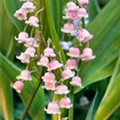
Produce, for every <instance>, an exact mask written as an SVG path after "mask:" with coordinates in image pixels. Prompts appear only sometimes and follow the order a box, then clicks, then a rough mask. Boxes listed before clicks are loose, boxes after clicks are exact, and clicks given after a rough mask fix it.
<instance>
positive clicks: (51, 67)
mask: <svg viewBox="0 0 120 120" xmlns="http://www.w3.org/2000/svg"><path fill="white" fill-rule="evenodd" d="M62 66H63V65H62V64H61V63H59V62H58V61H57V60H52V61H51V62H49V63H48V71H51V70H56V69H58V68H60V67H62Z"/></svg>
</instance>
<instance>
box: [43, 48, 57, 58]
mask: <svg viewBox="0 0 120 120" xmlns="http://www.w3.org/2000/svg"><path fill="white" fill-rule="evenodd" d="M44 56H46V57H55V56H56V55H55V53H54V50H53V49H52V48H50V47H47V48H46V49H44Z"/></svg>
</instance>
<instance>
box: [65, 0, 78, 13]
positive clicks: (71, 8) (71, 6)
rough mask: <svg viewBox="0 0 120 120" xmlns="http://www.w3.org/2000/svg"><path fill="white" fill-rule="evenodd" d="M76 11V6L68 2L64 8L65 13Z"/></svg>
mask: <svg viewBox="0 0 120 120" xmlns="http://www.w3.org/2000/svg"><path fill="white" fill-rule="evenodd" d="M77 9H78V6H77V5H76V4H75V3H74V2H68V3H67V6H66V11H75V10H77Z"/></svg>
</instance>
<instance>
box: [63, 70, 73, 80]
mask: <svg viewBox="0 0 120 120" xmlns="http://www.w3.org/2000/svg"><path fill="white" fill-rule="evenodd" d="M74 75H75V72H72V71H71V70H70V69H66V70H64V71H63V72H62V73H61V77H62V80H66V79H69V78H71V77H73V76H74Z"/></svg>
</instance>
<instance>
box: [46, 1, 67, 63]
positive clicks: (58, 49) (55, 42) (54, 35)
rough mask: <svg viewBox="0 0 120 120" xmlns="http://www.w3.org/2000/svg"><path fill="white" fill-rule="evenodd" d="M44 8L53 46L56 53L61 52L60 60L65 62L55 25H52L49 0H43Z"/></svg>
mask: <svg viewBox="0 0 120 120" xmlns="http://www.w3.org/2000/svg"><path fill="white" fill-rule="evenodd" d="M45 9H46V14H47V19H48V24H49V27H50V34H51V39H52V43H53V45H54V46H55V50H56V52H57V53H58V52H61V58H62V61H63V62H64V63H65V55H64V52H63V50H62V48H61V46H60V42H59V39H58V35H57V33H56V30H55V25H54V22H53V18H52V13H51V6H50V0H49V1H48V0H45Z"/></svg>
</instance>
